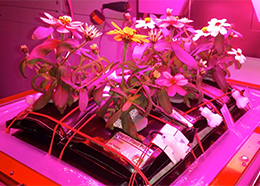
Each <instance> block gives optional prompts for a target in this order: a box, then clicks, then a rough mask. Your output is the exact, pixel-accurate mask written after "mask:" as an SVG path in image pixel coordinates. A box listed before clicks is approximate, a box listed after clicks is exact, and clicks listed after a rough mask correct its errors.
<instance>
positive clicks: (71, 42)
mask: <svg viewBox="0 0 260 186" xmlns="http://www.w3.org/2000/svg"><path fill="white" fill-rule="evenodd" d="M78 45H79V42H78V41H77V40H75V39H71V38H69V39H66V40H64V41H62V42H61V43H60V44H59V45H58V47H57V53H56V57H58V56H60V55H61V54H62V53H63V52H68V51H72V50H73V49H75V48H77V47H78Z"/></svg>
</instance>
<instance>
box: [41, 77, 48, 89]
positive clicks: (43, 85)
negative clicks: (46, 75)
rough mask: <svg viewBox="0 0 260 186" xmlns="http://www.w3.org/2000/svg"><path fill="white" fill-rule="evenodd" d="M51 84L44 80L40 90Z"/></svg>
mask: <svg viewBox="0 0 260 186" xmlns="http://www.w3.org/2000/svg"><path fill="white" fill-rule="evenodd" d="M48 83H49V80H47V79H44V80H43V81H42V82H41V84H40V88H42V89H45V87H46V86H47V84H48Z"/></svg>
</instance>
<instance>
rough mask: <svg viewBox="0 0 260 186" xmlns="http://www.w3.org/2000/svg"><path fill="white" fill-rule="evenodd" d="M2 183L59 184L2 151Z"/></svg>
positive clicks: (0, 161) (0, 160) (0, 153)
mask: <svg viewBox="0 0 260 186" xmlns="http://www.w3.org/2000/svg"><path fill="white" fill-rule="evenodd" d="M0 165H1V166H0V185H1V183H3V184H5V185H18V184H17V183H19V184H24V185H39V184H41V185H58V184H57V183H55V182H54V181H52V180H50V179H49V178H47V177H45V176H43V175H41V174H40V173H38V172H36V171H34V170H33V169H31V168H29V167H27V166H26V165H24V164H22V163H20V162H19V161H17V160H15V159H13V158H12V157H10V156H8V155H6V154H5V153H3V152H2V151H0Z"/></svg>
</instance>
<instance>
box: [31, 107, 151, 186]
mask: <svg viewBox="0 0 260 186" xmlns="http://www.w3.org/2000/svg"><path fill="white" fill-rule="evenodd" d="M31 114H34V115H38V116H43V117H46V118H48V119H50V120H52V121H54V122H56V123H58V124H60V125H61V126H63V127H66V128H67V129H69V130H72V131H73V132H76V133H78V134H79V135H81V136H83V137H85V138H86V139H88V140H90V141H92V142H94V143H96V144H98V145H100V146H102V147H103V148H105V149H107V150H108V151H110V152H112V153H114V154H116V155H117V156H118V157H120V158H123V159H124V160H125V161H126V162H128V163H129V164H130V165H132V166H133V167H134V168H135V169H136V171H137V172H138V173H139V174H140V176H141V177H142V178H143V179H144V181H145V183H147V184H148V185H150V183H149V181H148V179H147V178H146V176H145V175H144V173H143V172H142V171H141V170H140V169H139V168H138V167H137V166H135V164H134V163H133V162H131V161H130V160H129V159H128V158H126V157H125V156H124V155H122V154H121V153H119V152H117V151H116V150H115V149H113V148H111V147H109V146H108V145H106V144H104V143H102V142H100V141H98V140H96V139H94V138H92V137H91V136H89V135H87V134H85V133H83V132H80V131H77V130H76V129H74V128H72V127H70V126H68V125H66V124H65V123H63V122H60V121H59V120H57V119H55V118H53V117H51V116H48V115H45V114H41V113H37V112H31Z"/></svg>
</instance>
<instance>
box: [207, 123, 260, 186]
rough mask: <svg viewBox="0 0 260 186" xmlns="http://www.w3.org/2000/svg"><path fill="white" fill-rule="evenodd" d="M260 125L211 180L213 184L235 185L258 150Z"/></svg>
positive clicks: (212, 185) (259, 149)
mask: <svg viewBox="0 0 260 186" xmlns="http://www.w3.org/2000/svg"><path fill="white" fill-rule="evenodd" d="M259 139H260V127H257V128H256V129H255V131H254V132H253V134H252V135H251V136H250V137H249V138H248V139H247V140H246V142H245V143H244V144H243V146H242V147H241V148H240V149H239V150H238V152H237V153H236V154H235V155H234V156H233V157H232V159H231V160H230V161H229V162H228V163H227V165H225V167H224V168H223V169H222V170H221V171H220V172H219V174H218V175H217V176H216V177H215V179H214V180H213V181H212V182H211V184H210V185H211V186H214V185H216V186H217V185H236V183H237V182H238V181H239V179H240V178H241V177H242V176H243V173H244V172H245V171H246V169H247V168H248V167H249V166H250V163H251V162H253V160H254V158H255V157H256V155H257V154H258V153H259V152H260V143H259V142H260V141H259Z"/></svg>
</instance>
